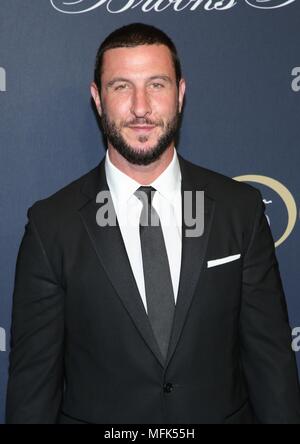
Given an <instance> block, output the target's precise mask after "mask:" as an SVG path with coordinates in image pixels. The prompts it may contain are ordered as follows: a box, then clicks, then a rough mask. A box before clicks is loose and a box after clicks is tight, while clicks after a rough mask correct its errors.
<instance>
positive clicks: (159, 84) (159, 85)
mask: <svg viewBox="0 0 300 444" xmlns="http://www.w3.org/2000/svg"><path fill="white" fill-rule="evenodd" d="M152 86H153V88H154V89H161V88H163V87H164V85H162V84H161V83H152Z"/></svg>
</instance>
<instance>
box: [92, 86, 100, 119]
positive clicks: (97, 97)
mask: <svg viewBox="0 0 300 444" xmlns="http://www.w3.org/2000/svg"><path fill="white" fill-rule="evenodd" d="M90 90H91V95H92V97H93V100H94V102H95V105H96V108H97V110H98V113H99V114H100V116H101V114H102V105H101V98H100V94H99V90H98V87H97V85H96V83H95V82H92V83H91V87H90Z"/></svg>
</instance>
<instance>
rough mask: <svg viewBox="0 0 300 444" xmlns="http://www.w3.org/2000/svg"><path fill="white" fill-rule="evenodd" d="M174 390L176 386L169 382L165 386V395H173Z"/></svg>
mask: <svg viewBox="0 0 300 444" xmlns="http://www.w3.org/2000/svg"><path fill="white" fill-rule="evenodd" d="M173 389H174V385H173V384H171V383H170V382H168V383H167V384H165V385H164V392H165V393H171V392H172V391H173Z"/></svg>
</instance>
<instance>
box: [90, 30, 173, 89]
mask: <svg viewBox="0 0 300 444" xmlns="http://www.w3.org/2000/svg"><path fill="white" fill-rule="evenodd" d="M140 45H165V46H167V47H168V48H169V50H170V52H171V56H172V60H173V64H174V68H175V75H176V83H177V86H179V82H180V79H181V75H182V74H181V64H180V60H179V57H178V53H177V49H176V46H175V45H174V43H173V42H172V40H171V39H170V37H168V36H167V34H165V33H164V32H163V31H161V30H160V29H158V28H155V27H154V26H151V25H146V24H144V23H131V24H130V25H126V26H123V27H122V28H119V29H116V30H115V31H113V32H112V33H111V34H109V35H108V36H107V37H106V39H105V40H104V41H103V42H102V44H101V45H100V47H99V49H98V52H97V56H96V64H95V72H94V80H95V83H96V85H97V88H98V90H99V91H101V75H102V66H103V55H104V53H105V52H106V51H108V50H109V49H114V48H134V47H136V46H140Z"/></svg>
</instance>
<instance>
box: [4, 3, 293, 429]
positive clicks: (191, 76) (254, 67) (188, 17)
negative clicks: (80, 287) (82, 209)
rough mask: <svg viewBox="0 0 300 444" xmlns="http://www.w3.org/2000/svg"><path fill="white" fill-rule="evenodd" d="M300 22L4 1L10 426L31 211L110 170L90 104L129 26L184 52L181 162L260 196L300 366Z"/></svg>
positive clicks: (138, 6) (254, 8)
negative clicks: (14, 334) (15, 319)
mask: <svg viewBox="0 0 300 444" xmlns="http://www.w3.org/2000/svg"><path fill="white" fill-rule="evenodd" d="M299 19H300V2H299V1H295V0H265V1H264V2H262V1H260V0H224V1H220V0H219V1H216V0H215V1H213V0H101V1H99V0H80V1H76V2H75V1H63V0H43V1H41V0H29V1H26V2H21V1H20V0H1V5H0V116H1V118H0V143H1V145H0V146H1V150H0V214H1V217H0V252H1V253H0V273H1V275H0V422H1V421H3V419H4V406H5V394H6V383H7V368H8V353H9V329H10V316H11V302H12V292H13V285H14V273H15V262H16V256H17V252H18V248H19V244H20V240H21V237H22V235H23V233H24V226H25V224H26V212H27V208H28V207H29V206H31V205H32V204H33V202H35V201H36V200H38V199H41V198H44V197H46V196H48V195H50V194H52V193H54V192H55V191H57V190H58V189H59V188H61V187H62V186H64V185H66V184H67V183H69V182H71V181H72V180H74V179H75V178H77V177H79V176H80V175H82V174H84V173H85V172H87V171H88V170H90V169H91V168H93V167H94V166H95V165H97V164H98V162H99V160H100V159H101V158H102V157H103V155H104V153H105V151H104V147H103V141H102V137H101V134H100V133H99V129H98V125H97V122H96V118H95V116H94V113H93V110H92V107H91V100H90V92H89V84H90V82H91V80H92V76H93V67H94V60H95V54H96V51H97V48H98V46H99V44H100V43H101V41H102V40H103V38H104V37H105V36H106V35H107V34H108V33H110V32H111V31H112V30H113V29H115V28H117V27H119V26H122V25H125V24H128V23H130V22H133V21H140V22H145V23H149V24H154V25H156V26H158V27H161V28H162V29H163V30H165V31H166V32H167V33H168V34H169V35H170V36H171V37H172V38H173V39H174V41H175V43H176V45H177V47H178V50H179V54H180V57H181V60H182V64H183V72H184V77H185V78H186V80H187V85H188V89H187V97H186V105H185V111H184V118H183V125H182V130H181V138H180V144H179V146H178V151H179V152H180V153H181V154H182V155H183V157H185V158H187V159H189V160H191V161H192V162H194V163H197V164H200V165H203V166H205V167H208V168H210V169H213V170H216V171H219V172H222V173H223V174H226V175H228V176H231V177H235V178H237V177H238V178H239V179H238V180H246V181H249V183H251V182H252V184H253V185H255V186H257V187H258V188H260V189H261V191H262V193H263V196H264V198H265V201H266V203H267V214H268V217H269V220H270V223H271V227H272V231H273V234H274V237H275V240H276V245H277V255H278V259H279V263H280V266H281V273H282V278H283V282H284V287H285V290H286V297H287V302H288V309H289V314H290V322H291V326H292V329H293V342H292V344H291V346H292V347H293V348H294V350H295V351H296V352H297V358H298V362H299V356H300V352H299V350H300V300H299V292H300V283H299V279H298V276H299V265H298V256H299V253H300V233H299V213H298V206H299V202H300V178H299V164H300V151H299V146H298V141H299V139H300V125H299V117H300V58H299V42H300V26H299V23H300V22H299ZM298 352H299V353H298Z"/></svg>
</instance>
